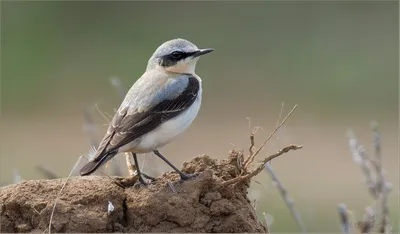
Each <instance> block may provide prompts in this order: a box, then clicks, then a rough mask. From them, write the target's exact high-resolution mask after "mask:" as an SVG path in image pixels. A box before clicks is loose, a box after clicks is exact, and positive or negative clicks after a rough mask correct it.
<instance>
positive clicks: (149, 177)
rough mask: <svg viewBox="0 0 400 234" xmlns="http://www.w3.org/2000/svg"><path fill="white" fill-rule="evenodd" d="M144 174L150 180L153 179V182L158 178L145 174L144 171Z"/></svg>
mask: <svg viewBox="0 0 400 234" xmlns="http://www.w3.org/2000/svg"><path fill="white" fill-rule="evenodd" d="M142 176H143V177H144V178H146V179H148V180H151V182H154V181H156V178H154V177H151V176H148V175H146V174H144V173H142Z"/></svg>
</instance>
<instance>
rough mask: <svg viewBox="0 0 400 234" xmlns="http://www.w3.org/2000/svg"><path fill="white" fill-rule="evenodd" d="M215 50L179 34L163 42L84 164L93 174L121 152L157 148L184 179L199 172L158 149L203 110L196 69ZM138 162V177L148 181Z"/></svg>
mask: <svg viewBox="0 0 400 234" xmlns="http://www.w3.org/2000/svg"><path fill="white" fill-rule="evenodd" d="M212 51H214V49H213V48H206V49H199V48H198V47H197V46H196V45H195V44H193V43H192V42H190V41H188V40H186V39H182V38H177V39H172V40H169V41H166V42H164V43H163V44H161V45H160V46H159V47H158V48H157V49H156V50H155V52H154V53H153V55H152V56H151V57H150V59H149V60H148V62H147V67H146V70H145V72H144V73H143V74H142V76H141V77H140V78H139V79H138V80H137V81H136V82H135V83H134V84H133V85H132V87H131V88H130V89H129V91H128V92H127V94H126V96H125V98H124V100H123V101H122V103H121V105H120V107H119V108H118V110H117V111H116V113H115V115H114V117H113V119H112V120H111V122H110V124H109V126H108V129H107V132H106V134H105V135H104V137H103V139H102V141H101V142H100V144H99V146H98V147H97V149H96V151H95V155H94V156H93V157H92V159H91V160H90V161H89V162H88V163H86V164H85V165H84V166H83V167H82V168H81V169H80V175H81V176H86V175H90V174H91V173H93V172H94V171H96V170H97V169H98V168H99V167H100V166H102V165H104V164H105V163H106V162H107V161H108V160H110V159H112V158H113V157H114V156H115V155H117V154H118V153H123V152H124V153H130V154H132V156H133V159H134V162H135V164H136V165H138V160H137V154H141V153H149V152H153V153H154V154H155V155H157V156H158V157H159V158H161V159H162V160H163V161H164V162H165V163H167V164H168V165H169V166H170V167H172V168H173V169H174V170H175V171H176V172H177V173H178V174H179V176H180V179H181V180H187V179H190V178H192V177H194V176H195V175H194V174H185V173H183V172H182V171H180V170H179V169H178V168H176V167H175V166H174V165H173V164H172V163H171V162H169V161H168V159H167V158H166V157H164V156H163V155H162V154H161V153H160V152H159V149H160V148H161V147H163V146H165V145H166V144H168V143H169V142H171V141H172V140H173V139H174V138H176V137H177V136H178V135H180V134H181V133H183V132H184V131H185V130H186V129H187V128H188V127H189V126H190V125H191V124H192V122H193V120H194V119H195V118H196V116H197V115H198V112H199V110H200V106H201V100H202V80H201V78H200V77H199V76H198V75H197V74H196V73H195V68H196V63H197V61H198V59H199V57H200V56H202V55H205V54H208V53H210V52H212ZM142 174H143V173H142V172H141V171H140V168H139V166H137V175H138V179H139V182H140V183H141V184H143V185H147V182H145V180H144V179H143V177H142Z"/></svg>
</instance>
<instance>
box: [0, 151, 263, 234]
mask: <svg viewBox="0 0 400 234" xmlns="http://www.w3.org/2000/svg"><path fill="white" fill-rule="evenodd" d="M242 159H243V154H242V153H241V152H240V151H232V152H230V155H229V158H228V159H227V160H216V159H212V158H210V157H209V156H207V155H200V156H198V157H196V158H194V159H193V160H191V161H190V162H185V163H184V165H183V171H184V172H187V173H199V175H198V176H197V177H195V178H192V179H190V180H188V181H184V182H181V181H179V179H178V175H177V174H176V173H174V172H168V173H165V174H163V175H161V176H160V177H159V178H157V179H156V181H154V182H153V183H152V184H150V185H149V186H146V187H143V186H140V187H137V186H133V187H132V186H131V187H127V188H123V187H121V186H119V185H117V183H115V181H113V180H112V179H110V178H108V177H100V176H88V177H73V178H70V179H69V180H68V182H67V184H66V186H65V188H64V190H63V192H62V193H61V195H60V196H59V199H58V202H57V205H56V208H55V212H54V215H53V220H52V226H51V231H52V232H225V233H227V232H266V229H265V227H264V226H263V224H262V223H261V222H259V221H258V220H257V218H256V214H255V211H254V209H253V207H252V206H251V204H250V201H249V199H248V198H247V189H248V186H249V183H250V181H242V182H239V183H237V184H235V185H230V186H220V185H221V183H222V182H224V181H226V180H229V179H232V178H236V177H237V176H239V174H240V173H241V170H242V169H241V165H240V163H238V162H239V161H242ZM64 182H65V179H54V180H36V181H34V180H30V181H23V182H21V183H19V184H16V185H9V186H6V187H2V188H1V189H0V191H1V193H0V204H1V205H0V213H1V232H44V231H48V226H49V221H50V216H51V212H52V209H53V205H54V201H55V199H56V197H57V195H58V193H59V191H60V189H61V187H62V185H63V183H64ZM120 182H121V180H120ZM170 185H172V186H173V188H174V189H171V187H170ZM109 201H110V202H111V203H112V204H113V206H114V210H113V211H112V212H110V213H108V212H107V209H108V208H107V207H108V202H109Z"/></svg>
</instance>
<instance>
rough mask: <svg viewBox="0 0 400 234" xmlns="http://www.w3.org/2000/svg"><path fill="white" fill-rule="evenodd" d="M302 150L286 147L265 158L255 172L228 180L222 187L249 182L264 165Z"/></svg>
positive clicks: (290, 146) (299, 147)
mask: <svg viewBox="0 0 400 234" xmlns="http://www.w3.org/2000/svg"><path fill="white" fill-rule="evenodd" d="M301 148H303V146H298V145H289V146H286V147H284V148H282V149H281V150H279V151H278V152H276V153H274V154H272V155H270V156H269V157H267V158H265V159H264V160H263V161H262V162H261V163H260V164H259V165H258V167H257V168H255V169H254V170H252V171H251V172H249V173H247V174H245V175H241V176H238V177H236V178H233V179H230V180H227V181H225V182H223V183H222V184H221V186H228V185H231V184H235V183H238V182H241V181H245V180H249V179H251V178H252V177H254V176H256V175H257V174H259V173H260V172H261V171H262V170H263V168H264V165H265V164H266V163H267V162H269V161H271V160H272V159H274V158H276V157H279V156H280V155H282V154H284V153H287V152H289V151H290V150H298V149H301Z"/></svg>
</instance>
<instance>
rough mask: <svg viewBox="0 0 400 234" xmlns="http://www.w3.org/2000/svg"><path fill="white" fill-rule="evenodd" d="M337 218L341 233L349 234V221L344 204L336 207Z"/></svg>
mask: <svg viewBox="0 0 400 234" xmlns="http://www.w3.org/2000/svg"><path fill="white" fill-rule="evenodd" d="M338 211H339V217H340V225H341V229H342V233H344V234H349V233H350V219H349V213H348V211H347V207H346V204H343V203H341V204H339V205H338Z"/></svg>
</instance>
